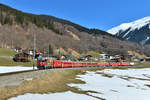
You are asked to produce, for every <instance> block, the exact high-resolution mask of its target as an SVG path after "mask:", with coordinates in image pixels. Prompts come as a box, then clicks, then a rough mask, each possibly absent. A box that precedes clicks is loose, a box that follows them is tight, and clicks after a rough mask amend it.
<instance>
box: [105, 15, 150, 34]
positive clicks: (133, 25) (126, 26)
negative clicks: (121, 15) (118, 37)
mask: <svg viewBox="0 0 150 100" xmlns="http://www.w3.org/2000/svg"><path fill="white" fill-rule="evenodd" d="M147 24H150V16H149V17H145V18H142V19H139V20H136V21H134V22H131V23H124V24H121V25H119V26H117V27H114V28H112V29H110V30H108V31H107V32H108V33H111V34H113V35H115V34H117V33H118V32H119V31H125V30H127V29H130V30H129V32H130V31H133V30H135V29H138V30H139V29H140V28H141V27H143V26H145V25H147ZM149 28H150V26H149Z"/></svg>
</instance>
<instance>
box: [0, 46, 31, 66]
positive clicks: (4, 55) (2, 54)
mask: <svg viewBox="0 0 150 100" xmlns="http://www.w3.org/2000/svg"><path fill="white" fill-rule="evenodd" d="M15 54H17V53H16V52H15V51H13V50H12V49H8V48H0V66H29V67H30V66H32V65H33V62H14V61H13V60H12V57H14V56H15Z"/></svg>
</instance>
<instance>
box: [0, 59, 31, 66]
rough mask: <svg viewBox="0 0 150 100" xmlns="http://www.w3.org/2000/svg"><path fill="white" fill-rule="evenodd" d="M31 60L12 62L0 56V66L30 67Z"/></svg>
mask: <svg viewBox="0 0 150 100" xmlns="http://www.w3.org/2000/svg"><path fill="white" fill-rule="evenodd" d="M32 65H33V62H14V61H13V60H12V59H9V58H0V66H27V67H31V66H32Z"/></svg>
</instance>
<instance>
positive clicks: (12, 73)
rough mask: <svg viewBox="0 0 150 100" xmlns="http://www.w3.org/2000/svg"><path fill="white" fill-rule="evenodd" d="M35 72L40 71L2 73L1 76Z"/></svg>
mask: <svg viewBox="0 0 150 100" xmlns="http://www.w3.org/2000/svg"><path fill="white" fill-rule="evenodd" d="M33 71H38V70H24V71H15V72H8V73H1V74H0V76H7V75H14V74H20V73H26V72H33Z"/></svg>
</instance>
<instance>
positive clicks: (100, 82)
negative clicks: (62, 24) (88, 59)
mask: <svg viewBox="0 0 150 100" xmlns="http://www.w3.org/2000/svg"><path fill="white" fill-rule="evenodd" d="M98 72H103V73H105V74H111V75H114V76H113V77H112V78H110V77H107V76H106V77H104V76H103V75H101V74H98V73H96V72H87V74H86V75H79V77H78V79H80V80H82V81H85V82H86V84H68V85H69V86H71V87H76V88H79V89H81V90H84V91H88V90H90V91H96V92H99V93H89V94H90V95H92V96H97V97H100V98H104V99H106V100H147V98H150V95H149V94H150V88H149V87H147V86H145V85H146V84H148V85H150V81H149V80H139V79H124V78H128V77H126V76H131V77H136V78H143V79H150V78H148V77H146V76H144V74H145V75H148V76H149V75H150V73H149V72H150V69H129V70H119V69H118V70H117V69H116V70H113V69H106V70H104V71H98ZM120 75H122V78H121V77H120Z"/></svg>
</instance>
